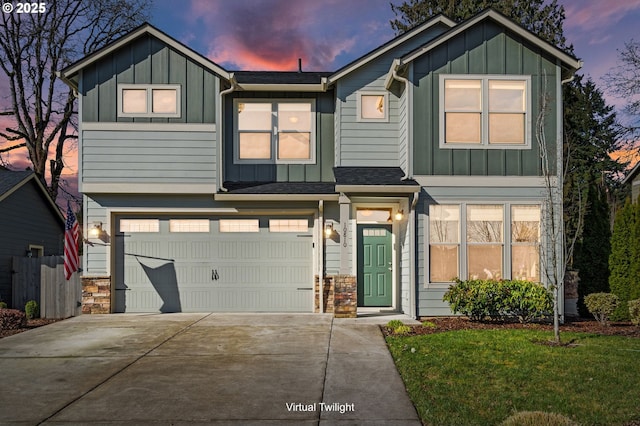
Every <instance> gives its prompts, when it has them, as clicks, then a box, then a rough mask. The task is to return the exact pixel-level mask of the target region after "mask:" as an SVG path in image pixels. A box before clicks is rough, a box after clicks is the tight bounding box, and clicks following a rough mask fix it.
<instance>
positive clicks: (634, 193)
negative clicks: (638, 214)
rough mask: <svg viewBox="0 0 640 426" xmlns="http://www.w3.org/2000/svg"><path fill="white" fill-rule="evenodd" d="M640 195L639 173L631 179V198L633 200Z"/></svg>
mask: <svg viewBox="0 0 640 426" xmlns="http://www.w3.org/2000/svg"><path fill="white" fill-rule="evenodd" d="M639 197H640V174H638V176H636V178H635V179H634V180H632V181H631V200H632V201H633V202H635V201H636V200H637V199H638V198H639Z"/></svg>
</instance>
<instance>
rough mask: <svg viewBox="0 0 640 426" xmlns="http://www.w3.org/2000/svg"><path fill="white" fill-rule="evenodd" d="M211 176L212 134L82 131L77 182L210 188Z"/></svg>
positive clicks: (213, 173) (213, 158) (213, 161)
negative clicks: (191, 185)
mask: <svg viewBox="0 0 640 426" xmlns="http://www.w3.org/2000/svg"><path fill="white" fill-rule="evenodd" d="M215 177H216V133H215V132H213V131H208V132H207V131H188V130H185V131H166V130H165V131H163V130H156V131H126V130H122V131H113V130H111V131H99V130H87V131H83V132H82V181H83V182H86V183H89V182H91V183H97V182H101V183H103V182H127V183H145V182H155V183H210V184H211V185H212V192H213V191H214V185H215Z"/></svg>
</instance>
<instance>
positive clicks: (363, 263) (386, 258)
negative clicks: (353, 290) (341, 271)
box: [357, 224, 393, 306]
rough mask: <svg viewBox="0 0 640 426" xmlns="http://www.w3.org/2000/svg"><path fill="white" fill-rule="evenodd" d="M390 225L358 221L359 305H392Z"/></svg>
mask: <svg viewBox="0 0 640 426" xmlns="http://www.w3.org/2000/svg"><path fill="white" fill-rule="evenodd" d="M391 236H392V233H391V225H375V224H372V225H358V247H357V250H358V306H391V305H392V303H391V302H392V301H391V295H392V272H393V261H392V255H391V252H392V250H391V244H392V238H391Z"/></svg>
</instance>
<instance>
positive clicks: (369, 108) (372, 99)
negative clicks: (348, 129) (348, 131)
mask: <svg viewBox="0 0 640 426" xmlns="http://www.w3.org/2000/svg"><path fill="white" fill-rule="evenodd" d="M388 111H389V97H388V96H387V93H386V92H358V100H357V112H356V113H357V121H362V122H367V121H382V122H387V121H389V112H388Z"/></svg>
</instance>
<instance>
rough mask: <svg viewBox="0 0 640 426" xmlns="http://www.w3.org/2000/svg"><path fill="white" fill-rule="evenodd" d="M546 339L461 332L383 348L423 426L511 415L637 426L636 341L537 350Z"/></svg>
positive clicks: (603, 339) (607, 339) (639, 376)
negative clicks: (634, 425) (538, 413)
mask: <svg viewBox="0 0 640 426" xmlns="http://www.w3.org/2000/svg"><path fill="white" fill-rule="evenodd" d="M550 338H551V335H550V333H549V332H544V331H535V330H461V331H451V332H446V333H436V334H429V335H422V336H391V337H388V338H387V343H388V345H389V349H390V351H391V354H392V356H393V358H394V360H395V362H396V366H397V368H398V371H399V372H400V375H401V376H402V378H403V380H404V382H405V385H406V387H407V390H408V392H409V395H410V397H411V399H412V401H413V403H414V404H415V406H416V408H417V410H418V414H419V415H420V417H421V419H422V421H423V423H425V424H429V425H495V424H499V423H500V422H501V421H503V420H504V419H505V418H507V417H508V416H510V415H511V414H513V413H514V412H516V411H546V412H554V413H559V414H563V415H565V416H567V417H569V418H571V419H573V420H574V421H576V422H578V423H579V424H581V425H624V424H625V423H628V422H631V421H638V420H640V339H634V338H628V337H620V336H600V335H593V334H584V333H563V334H562V338H563V340H564V341H568V340H571V339H574V340H575V341H574V343H575V344H576V346H574V347H557V346H556V347H550V346H546V345H541V344H536V343H534V341H535V340H548V339H550Z"/></svg>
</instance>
